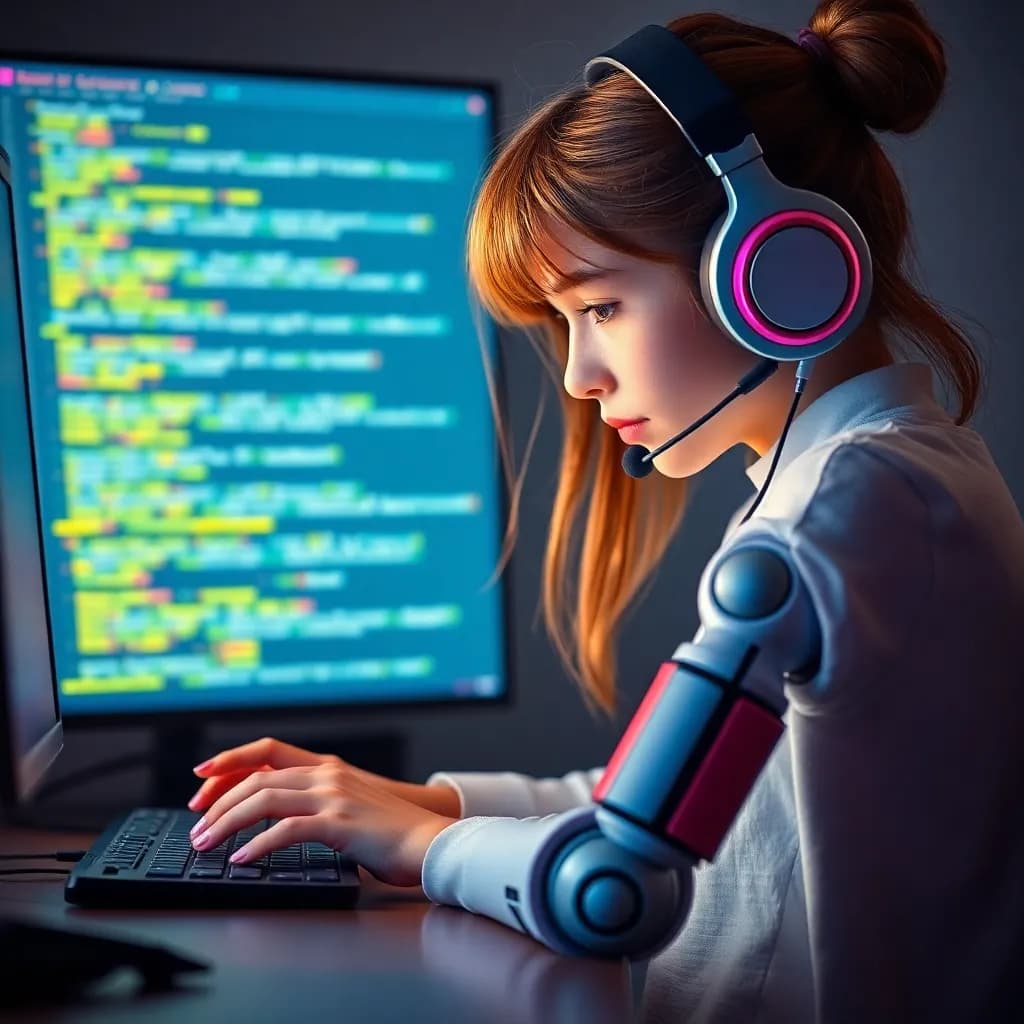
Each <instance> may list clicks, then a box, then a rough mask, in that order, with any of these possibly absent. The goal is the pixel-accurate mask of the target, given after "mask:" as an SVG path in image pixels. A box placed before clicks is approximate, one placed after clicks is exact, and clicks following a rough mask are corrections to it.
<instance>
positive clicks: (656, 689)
mask: <svg viewBox="0 0 1024 1024" xmlns="http://www.w3.org/2000/svg"><path fill="white" fill-rule="evenodd" d="M678 667H679V666H678V665H677V664H676V663H675V662H674V661H666V662H663V663H662V666H661V668H659V669H658V672H657V674H656V675H655V677H654V678H653V679H652V680H651V685H650V686H649V687H648V688H647V693H646V694H644V699H643V700H642V701H641V702H640V707H638V708H637V709H636V713H635V714H634V715H633V718H632V719H631V720H630V723H629V726H628V727H627V729H626V731H625V732H624V733H623V734H622V739H621V740H619V745H618V746H617V747H616V748H615V752H614V753H613V754H612V756H611V759H610V760H609V761H608V764H607V766H606V767H605V770H604V774H603V775H602V776H601V778H600V779H599V780H598V783H597V785H596V786H595V787H594V792H593V798H594V800H603V799H604V796H605V794H606V793H607V792H608V789H609V788H610V787H611V784H612V780H613V779H614V778H615V776H616V775H617V774H618V771H619V768H620V767H621V766H622V763H623V761H625V760H626V758H627V757H628V756H629V752H630V750H632V748H633V744H634V743H635V742H636V739H637V737H638V736H639V735H640V733H641V732H642V731H643V728H644V726H645V725H646V724H647V720H648V719H649V718H650V717H651V712H653V711H654V707H655V705H656V704H657V703H658V699H659V698H660V697H661V693H662V690H664V689H665V687H666V686H667V685H668V681H669V679H671V678H672V676H673V675H674V674H675V671H676V669H677V668H678Z"/></svg>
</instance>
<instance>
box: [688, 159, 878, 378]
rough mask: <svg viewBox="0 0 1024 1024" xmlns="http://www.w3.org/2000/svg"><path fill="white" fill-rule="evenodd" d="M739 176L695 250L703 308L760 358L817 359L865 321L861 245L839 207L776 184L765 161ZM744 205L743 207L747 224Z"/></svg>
mask: <svg viewBox="0 0 1024 1024" xmlns="http://www.w3.org/2000/svg"><path fill="white" fill-rule="evenodd" d="M756 165H760V167H757V168H756V170H755V167H756ZM738 172H739V173H737V172H736V171H734V172H733V173H732V175H731V176H730V178H731V180H728V185H729V186H731V189H729V188H728V187H727V191H729V193H730V204H729V209H728V210H726V211H725V212H724V213H723V214H721V216H719V217H718V218H717V219H716V221H715V223H714V224H713V225H712V227H711V229H710V230H709V231H708V234H707V237H706V238H705V241H704V245H703V247H702V249H701V266H700V283H701V293H702V296H703V298H704V305H705V306H706V307H707V310H708V313H709V315H710V316H711V318H712V320H713V321H714V322H715V323H716V324H717V325H718V326H719V327H720V328H721V329H722V330H723V331H725V332H726V333H727V334H729V335H730V336H732V337H733V338H735V339H736V340H738V341H740V342H741V343H742V344H743V345H745V346H746V347H747V348H749V349H751V350H752V351H754V352H756V353H757V354H758V355H761V356H765V357H767V358H771V359H781V360H793V359H810V358H813V357H815V356H819V355H822V354H823V353H824V352H827V351H829V350H830V349H832V348H835V347H836V346H837V345H838V344H839V343H840V342H841V341H842V340H843V339H844V338H846V337H848V336H849V335H850V334H851V333H852V332H853V331H854V330H855V329H856V328H857V326H858V325H859V324H860V323H861V322H862V321H863V318H864V314H865V313H866V310H867V305H868V301H869V299H870V292H871V257H870V253H869V251H868V247H867V242H866V240H865V239H864V236H863V234H862V232H861V231H860V228H859V227H858V226H857V224H856V222H855V221H854V220H853V218H852V217H850V215H849V214H848V213H846V211H845V210H843V208H842V207H841V206H839V205H838V204H836V203H834V202H832V200H830V199H828V198H827V197H825V196H822V195H820V194H818V193H812V192H807V191H804V190H800V189H791V188H789V187H787V186H785V185H782V184H781V182H778V181H777V180H776V179H774V178H773V177H772V176H771V173H770V172H769V171H768V170H767V168H766V167H765V166H764V163H763V161H762V160H755V161H752V162H751V163H749V164H746V165H745V166H743V167H741V168H739V169H738ZM744 176H746V177H748V179H749V180H751V181H752V182H755V181H756V188H755V189H752V190H751V191H752V192H753V193H754V199H755V200H756V201H747V202H746V204H745V203H744V199H745V198H747V197H746V196H745V191H746V190H745V189H744V182H743V180H742V179H743V178H744ZM726 180H727V179H723V181H726ZM732 189H735V193H733V192H732ZM740 211H748V218H747V219H746V221H744V218H743V217H741V216H740V215H739V213H740Z"/></svg>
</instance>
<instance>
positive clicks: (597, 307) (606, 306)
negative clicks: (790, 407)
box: [576, 302, 619, 325]
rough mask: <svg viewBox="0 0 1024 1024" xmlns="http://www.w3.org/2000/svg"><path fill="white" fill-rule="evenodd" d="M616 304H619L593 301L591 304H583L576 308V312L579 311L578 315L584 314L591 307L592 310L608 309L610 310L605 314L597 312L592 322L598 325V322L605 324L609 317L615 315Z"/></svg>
mask: <svg viewBox="0 0 1024 1024" xmlns="http://www.w3.org/2000/svg"><path fill="white" fill-rule="evenodd" d="M618 305H619V304H618V303H617V302H595V303H594V304H593V305H591V306H584V307H583V308H582V309H578V310H576V312H577V313H579V315H580V316H585V315H586V314H587V313H589V312H590V311H591V310H592V309H593V310H602V309H607V310H609V311H610V312H609V313H608V314H607V315H606V316H601V314H600V313H598V314H597V319H596V320H595V321H594V323H595V324H598V325H600V324H606V323H608V321H609V320H611V318H612V317H613V316H614V315H615V309H616V308H617V307H618Z"/></svg>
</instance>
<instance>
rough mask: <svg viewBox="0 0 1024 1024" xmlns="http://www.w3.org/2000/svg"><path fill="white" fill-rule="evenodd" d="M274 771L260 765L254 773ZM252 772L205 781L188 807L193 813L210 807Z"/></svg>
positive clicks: (241, 772)
mask: <svg viewBox="0 0 1024 1024" xmlns="http://www.w3.org/2000/svg"><path fill="white" fill-rule="evenodd" d="M273 770H274V769H273V768H271V767H270V765H267V764H264V765H261V766H260V767H259V768H257V769H256V771H259V772H264V771H266V772H271V771H273ZM251 774H252V772H251V771H250V770H249V769H243V770H242V771H238V772H229V773H228V774H227V775H214V776H213V778H210V779H207V780H206V781H205V782H204V783H203V784H202V785H201V786H200V787H199V788H198V789H197V790H196V791H195V794H194V795H193V796H192V799H191V800H189V802H188V806H189V807H190V808H191V809H192V810H193V811H201V810H204V809H205V808H207V807H210V806H211V805H212V804H213V803H214V801H215V800H217V799H218V798H219V797H222V796H223V795H224V794H225V793H226V792H227V791H228V790H229V789H232V788H233V787H235V786H237V785H238V783H239V782H241V781H242V779H245V778H248V777H249V776H250V775H251Z"/></svg>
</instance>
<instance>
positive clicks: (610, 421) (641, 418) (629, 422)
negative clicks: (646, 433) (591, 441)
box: [605, 416, 647, 430]
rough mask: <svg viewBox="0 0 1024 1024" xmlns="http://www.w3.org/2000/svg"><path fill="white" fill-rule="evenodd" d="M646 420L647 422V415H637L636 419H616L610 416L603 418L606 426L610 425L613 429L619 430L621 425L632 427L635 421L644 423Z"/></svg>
mask: <svg viewBox="0 0 1024 1024" xmlns="http://www.w3.org/2000/svg"><path fill="white" fill-rule="evenodd" d="M646 422H647V417H646V416H638V417H637V418H636V419H632V420H617V419H614V418H612V417H609V418H608V419H606V420H605V423H607V424H608V426H609V427H611V428H612V429H613V430H621V429H622V428H623V427H632V426H634V425H635V424H637V423H646Z"/></svg>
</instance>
